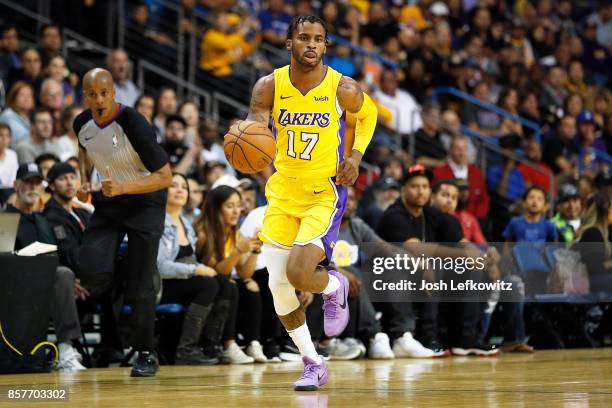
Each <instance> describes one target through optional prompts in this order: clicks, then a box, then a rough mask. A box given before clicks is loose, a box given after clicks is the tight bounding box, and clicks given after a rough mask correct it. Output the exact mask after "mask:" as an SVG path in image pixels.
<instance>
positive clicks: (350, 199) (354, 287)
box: [332, 186, 402, 359]
mask: <svg viewBox="0 0 612 408" xmlns="http://www.w3.org/2000/svg"><path fill="white" fill-rule="evenodd" d="M356 209H357V197H356V194H355V189H354V188H353V187H352V186H349V187H348V188H347V203H346V210H345V211H344V214H343V215H342V223H341V224H340V232H339V235H338V241H337V242H336V246H335V247H334V253H333V255H332V261H333V262H334V265H335V266H336V267H338V268H340V269H339V270H340V272H341V273H342V274H344V275H345V276H346V277H347V278H348V280H349V307H351V306H353V305H354V303H353V302H351V299H350V298H353V299H354V298H358V299H359V302H358V306H359V309H358V310H357V311H356V312H357V313H353V310H351V313H353V314H356V315H358V316H359V318H358V321H357V327H356V330H354V331H355V332H356V333H357V335H358V336H359V337H360V338H364V339H368V340H369V343H370V344H369V347H368V357H370V358H372V359H391V358H394V357H395V356H394V354H393V350H392V349H391V345H390V342H389V336H388V335H387V334H386V333H384V332H383V331H382V326H381V323H380V322H379V321H378V320H377V319H376V310H375V308H374V304H373V303H372V301H371V300H370V298H369V295H368V291H367V290H366V287H365V285H362V284H361V282H362V280H363V274H364V273H369V272H368V271H365V270H363V269H362V267H363V265H364V263H365V261H366V259H365V258H364V257H365V256H366V255H367V256H371V255H372V254H371V253H367V252H366V251H368V249H370V248H372V247H373V246H374V245H376V244H383V243H384V241H383V240H382V239H381V238H380V237H379V236H378V235H377V234H376V233H375V232H374V230H373V229H372V228H370V227H368V225H367V224H366V223H365V222H363V220H362V219H360V218H359V217H357V216H355V210H356ZM364 244H367V245H364ZM342 248H345V250H346V248H348V249H349V252H350V253H352V254H354V255H355V256H352V255H351V256H349V257H348V259H341V258H342V257H341V256H340V253H341V251H342ZM360 248H363V251H360V250H359V249H360ZM370 252H372V251H371V250H370ZM389 306H390V310H391V311H392V313H393V314H395V315H401V313H402V306H401V305H394V304H389ZM395 306H399V307H395ZM351 324H352V323H350V322H349V325H351ZM349 330H350V328H347V330H345V332H346V331H349ZM341 341H342V342H344V343H345V345H348V346H349V347H350V344H351V342H350V341H349V339H347V338H345V339H343V340H341Z"/></svg>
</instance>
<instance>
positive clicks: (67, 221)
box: [39, 162, 91, 284]
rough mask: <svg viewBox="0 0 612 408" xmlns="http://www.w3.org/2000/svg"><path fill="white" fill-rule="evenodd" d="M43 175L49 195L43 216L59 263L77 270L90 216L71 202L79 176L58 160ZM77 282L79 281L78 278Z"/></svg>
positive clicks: (78, 183) (66, 164) (78, 182)
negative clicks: (47, 185)
mask: <svg viewBox="0 0 612 408" xmlns="http://www.w3.org/2000/svg"><path fill="white" fill-rule="evenodd" d="M40 167H41V166H40V165H39V168H40ZM46 178H47V182H48V184H49V189H50V190H51V192H52V198H51V199H50V200H49V201H48V202H47V204H46V205H45V209H44V211H43V216H44V217H45V219H46V220H47V221H48V222H49V225H50V226H51V228H52V230H53V234H54V236H55V240H56V242H57V247H58V253H59V257H60V265H63V266H65V267H67V268H70V270H71V271H73V272H74V271H78V270H79V254H80V248H81V241H82V238H83V232H85V229H86V228H87V226H88V225H89V220H90V218H91V216H90V214H89V212H87V211H86V210H83V209H81V208H75V207H74V204H73V203H74V201H73V200H74V198H75V197H76V192H77V190H78V188H79V186H80V180H79V176H78V174H77V171H76V169H75V168H74V167H72V166H71V165H69V164H68V163H62V162H58V163H55V164H54V165H53V166H52V167H51V168H50V169H49V170H48V173H47V177H46ZM76 283H77V284H79V283H80V282H79V280H78V279H76Z"/></svg>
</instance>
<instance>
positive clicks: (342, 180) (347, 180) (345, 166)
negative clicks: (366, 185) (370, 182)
mask: <svg viewBox="0 0 612 408" xmlns="http://www.w3.org/2000/svg"><path fill="white" fill-rule="evenodd" d="M360 162H361V160H359V159H357V158H355V157H353V156H349V157H345V158H344V160H342V163H340V167H339V168H338V175H337V176H336V184H337V185H339V186H351V185H353V184H354V183H355V180H357V176H359V163H360Z"/></svg>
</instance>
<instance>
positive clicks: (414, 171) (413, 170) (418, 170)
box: [402, 164, 431, 185]
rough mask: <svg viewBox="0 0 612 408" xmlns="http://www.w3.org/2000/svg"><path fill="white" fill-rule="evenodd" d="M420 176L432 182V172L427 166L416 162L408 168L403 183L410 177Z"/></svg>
mask: <svg viewBox="0 0 612 408" xmlns="http://www.w3.org/2000/svg"><path fill="white" fill-rule="evenodd" d="M418 176H422V177H425V178H427V180H429V181H430V182H431V174H430V172H429V171H427V169H426V168H425V166H423V165H422V164H415V165H413V166H410V167H409V168H408V171H407V172H406V175H405V176H404V179H403V180H402V185H404V184H406V183H407V182H408V181H409V180H410V179H412V178H414V177H418Z"/></svg>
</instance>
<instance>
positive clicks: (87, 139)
mask: <svg viewBox="0 0 612 408" xmlns="http://www.w3.org/2000/svg"><path fill="white" fill-rule="evenodd" d="M93 138H94V136H92V137H90V138H87V137H86V138H85V141H86V142H88V141H90V140H91V139H93Z"/></svg>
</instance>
